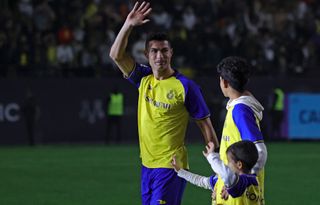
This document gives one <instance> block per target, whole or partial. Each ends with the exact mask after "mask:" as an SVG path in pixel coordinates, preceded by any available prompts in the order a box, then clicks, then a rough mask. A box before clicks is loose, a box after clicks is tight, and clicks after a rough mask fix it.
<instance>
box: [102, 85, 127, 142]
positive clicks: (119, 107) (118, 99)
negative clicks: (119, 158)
mask: <svg viewBox="0 0 320 205" xmlns="http://www.w3.org/2000/svg"><path fill="white" fill-rule="evenodd" d="M123 113H124V96H123V94H122V93H121V92H120V91H119V90H118V88H117V87H115V88H114V89H113V90H112V92H111V93H110V94H109V96H108V98H107V130H106V139H105V142H106V144H108V143H110V142H111V141H115V142H117V143H119V142H120V141H121V125H122V117H123Z"/></svg>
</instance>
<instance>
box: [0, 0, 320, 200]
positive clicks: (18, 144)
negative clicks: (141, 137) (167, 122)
mask: <svg viewBox="0 0 320 205" xmlns="http://www.w3.org/2000/svg"><path fill="white" fill-rule="evenodd" d="M133 3H134V1H131V0H117V1H116V0H114V1H103V0H70V1H62V0H48V1H46V0H34V1H31V0H15V1H9V0H2V1H0V10H1V12H0V131H1V133H0V145H1V147H0V156H1V163H0V174H1V175H0V179H2V180H1V181H2V182H3V183H1V185H0V203H1V204H21V203H22V202H24V204H92V203H90V202H93V201H95V200H96V201H95V202H96V203H95V204H110V203H111V202H112V204H139V179H138V176H139V158H138V149H137V127H136V103H137V100H136V99H137V91H136V89H135V88H134V87H133V86H131V85H130V83H129V82H127V81H125V80H124V79H123V78H122V76H121V74H120V73H119V71H118V70H117V68H116V67H115V65H113V64H112V62H111V60H110V59H109V57H108V50H109V49H110V46H111V43H112V41H113V40H114V37H115V35H116V34H117V32H118V31H119V29H120V27H121V25H122V23H123V21H124V19H125V17H126V14H127V13H128V11H129V10H130V8H131V6H132V4H133ZM151 3H152V7H153V9H154V10H153V13H152V15H151V16H150V18H151V20H152V21H151V22H150V23H148V24H147V25H145V26H143V27H139V28H136V29H135V30H134V31H133V33H132V36H131V37H130V42H131V43H130V44H129V50H130V51H131V52H132V54H133V55H134V57H135V58H136V59H139V62H144V61H145V58H144V57H143V55H142V54H143V53H142V51H143V47H144V43H143V41H144V38H145V34H146V32H148V31H157V30H162V31H167V32H168V33H169V35H170V37H171V38H172V40H173V47H174V59H173V60H174V62H173V66H174V68H176V69H178V70H179V71H180V72H182V73H184V74H185V75H187V76H189V77H190V78H192V79H194V80H195V81H196V82H197V83H198V84H200V85H201V87H202V90H203V93H204V95H205V98H206V101H207V102H208V105H209V107H210V109H211V110H212V116H211V117H212V120H213V123H214V125H215V127H216V129H217V132H218V134H219V133H221V132H220V130H221V125H222V122H223V118H222V116H223V115H224V104H225V101H224V99H223V96H222V94H221V92H220V90H219V83H218V76H217V75H216V70H215V66H216V64H217V62H218V61H219V60H220V59H221V58H223V57H225V56H228V55H240V56H243V57H245V58H247V59H248V60H249V61H250V62H251V63H252V65H253V66H254V67H255V71H256V72H255V74H254V76H253V78H252V80H251V81H250V83H249V87H250V89H251V91H252V92H253V93H254V94H255V96H256V97H257V98H258V99H259V101H261V102H262V104H263V105H264V107H265V109H266V110H265V112H264V114H265V116H264V119H263V121H262V129H263V132H264V135H265V137H266V141H267V146H268V148H269V160H268V164H267V174H268V175H269V176H267V179H266V186H267V187H266V189H267V196H266V198H267V200H269V201H270V204H317V203H316V201H313V200H312V198H313V197H314V195H311V193H309V192H314V191H315V190H316V187H314V186H315V184H317V182H319V179H318V177H317V176H316V174H315V173H319V171H320V170H319V165H318V164H317V163H315V162H319V151H318V150H319V142H318V139H320V126H319V125H320V110H319V106H318V105H319V103H320V97H319V96H320V83H319V76H320V75H319V74H320V71H319V63H320V62H319V56H320V3H319V1H315V0H303V1H302V0H301V1H298V0H291V1H275V0H254V1H237V0H197V1H191V0H189V1H183V0H175V1H170V0H162V1H155V0H153V1H151ZM114 85H117V86H118V88H119V90H120V91H121V92H122V93H123V94H124V96H125V113H124V118H123V124H124V125H125V126H123V132H122V135H123V143H122V144H120V145H119V144H117V145H116V144H111V145H107V146H103V145H102V144H103V141H104V136H105V134H106V133H105V131H106V121H105V117H106V98H107V96H108V94H109V93H110V92H111V90H112V89H113V88H114ZM276 87H281V88H282V89H283V90H284V91H285V93H286V103H285V105H286V106H285V107H286V109H285V120H284V122H283V124H282V135H281V136H278V137H277V138H274V137H271V136H272V135H271V130H272V127H271V123H270V121H271V116H270V115H269V110H270V102H271V98H272V96H273V89H274V88H276ZM27 93H32V94H33V95H34V96H35V99H36V103H37V106H38V108H39V114H38V117H37V123H36V126H35V143H36V145H37V146H36V147H32V148H29V147H27V146H26V145H27V143H28V140H27V131H26V127H25V122H24V116H23V113H22V107H23V103H24V101H25V98H26V95H27ZM301 116H302V117H301ZM302 118H303V119H302ZM310 140H312V141H311V142H312V143H310ZM314 140H315V141H314ZM304 141H308V142H304ZM187 142H188V143H189V146H190V160H191V167H192V168H194V170H195V171H198V172H200V173H203V174H209V173H210V169H209V168H208V167H207V166H206V164H205V162H204V160H203V159H202V156H201V152H200V151H201V150H202V145H200V143H202V139H201V137H200V133H199V131H198V130H197V128H196V126H195V124H194V123H192V122H191V123H190V126H189V129H188V135H187ZM111 156H112V157H111ZM192 164H194V167H193V166H192ZM128 170H130V173H127V171H128ZM131 170H135V171H131ZM115 173H117V174H115ZM95 174H97V176H95V177H94V176H92V175H95ZM131 177H132V178H131ZM302 177H303V178H302ZM302 179H303V180H302ZM27 185H28V186H27ZM84 186H87V187H84ZM79 187H84V188H83V189H81V191H79ZM307 187H308V189H306V190H304V189H305V188H307ZM104 194H105V195H104ZM123 194H124V196H125V197H124V196H123ZM127 195H128V197H126V196H127ZM209 195H210V194H209V193H208V192H206V191H202V190H199V189H197V188H193V187H191V186H189V187H188V190H187V192H186V194H185V197H186V199H185V204H209V202H208V197H209ZM4 196H6V198H4ZM19 196H21V197H19ZM201 196H202V197H203V200H202V201H201ZM195 197H199V203H198V202H197V203H195V202H193V200H194V198H195ZM59 199H61V200H59ZM129 199H134V202H130V200H129ZM1 200H3V202H1ZM272 202H273V203H272Z"/></svg>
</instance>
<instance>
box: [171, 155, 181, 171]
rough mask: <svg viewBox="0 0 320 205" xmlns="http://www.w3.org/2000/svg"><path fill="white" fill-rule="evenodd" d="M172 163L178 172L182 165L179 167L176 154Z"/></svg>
mask: <svg viewBox="0 0 320 205" xmlns="http://www.w3.org/2000/svg"><path fill="white" fill-rule="evenodd" d="M171 165H172V166H173V168H174V170H175V171H176V172H178V171H179V170H180V169H181V167H179V165H178V164H177V161H176V155H173V156H172V161H171Z"/></svg>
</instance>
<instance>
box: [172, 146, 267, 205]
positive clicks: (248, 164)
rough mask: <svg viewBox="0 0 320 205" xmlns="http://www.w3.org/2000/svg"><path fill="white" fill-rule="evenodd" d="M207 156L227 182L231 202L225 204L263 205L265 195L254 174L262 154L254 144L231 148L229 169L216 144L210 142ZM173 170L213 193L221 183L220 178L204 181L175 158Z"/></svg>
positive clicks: (228, 156) (209, 178)
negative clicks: (262, 200)
mask: <svg viewBox="0 0 320 205" xmlns="http://www.w3.org/2000/svg"><path fill="white" fill-rule="evenodd" d="M203 155H204V156H205V157H206V158H207V160H208V162H209V164H210V165H211V167H212V169H213V171H214V172H215V173H216V174H217V175H219V176H220V177H221V179H222V180H223V182H224V185H225V188H226V191H227V192H228V194H229V195H230V196H229V199H228V200H227V201H226V202H225V203H224V204H234V205H260V204H261V193H260V191H259V183H258V180H257V177H256V175H255V174H250V172H251V169H252V168H253V167H254V165H255V164H256V162H257V160H258V151H257V148H256V146H255V144H254V143H253V142H251V141H247V140H243V141H239V142H236V143H234V144H232V145H231V146H229V147H228V149H227V152H226V155H227V158H228V166H226V165H225V164H224V163H223V162H222V160H221V159H220V156H219V154H218V153H215V152H214V144H213V143H212V142H209V143H208V145H207V146H206V152H205V151H204V152H203ZM172 166H173V167H174V169H175V171H176V172H177V174H178V176H179V177H181V178H184V179H186V180H187V181H189V182H190V183H192V184H194V185H197V186H200V187H203V188H206V189H211V190H213V189H214V188H215V185H216V182H217V175H216V176H210V177H204V176H200V175H196V174H194V173H191V172H189V171H186V170H184V169H181V168H180V166H179V165H178V164H177V163H176V160H175V156H174V157H173V159H172Z"/></svg>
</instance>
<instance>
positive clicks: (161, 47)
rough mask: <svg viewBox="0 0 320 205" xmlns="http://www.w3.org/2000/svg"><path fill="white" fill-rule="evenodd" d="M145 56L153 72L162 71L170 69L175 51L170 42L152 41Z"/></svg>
mask: <svg viewBox="0 0 320 205" xmlns="http://www.w3.org/2000/svg"><path fill="white" fill-rule="evenodd" d="M145 54H146V57H147V59H148V61H149V64H150V66H151V68H152V70H156V71H161V70H166V69H168V68H170V64H171V57H172V54H173V51H172V48H171V47H170V44H169V42H168V41H156V40H152V41H150V42H149V46H148V50H147V51H146V53H145Z"/></svg>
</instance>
